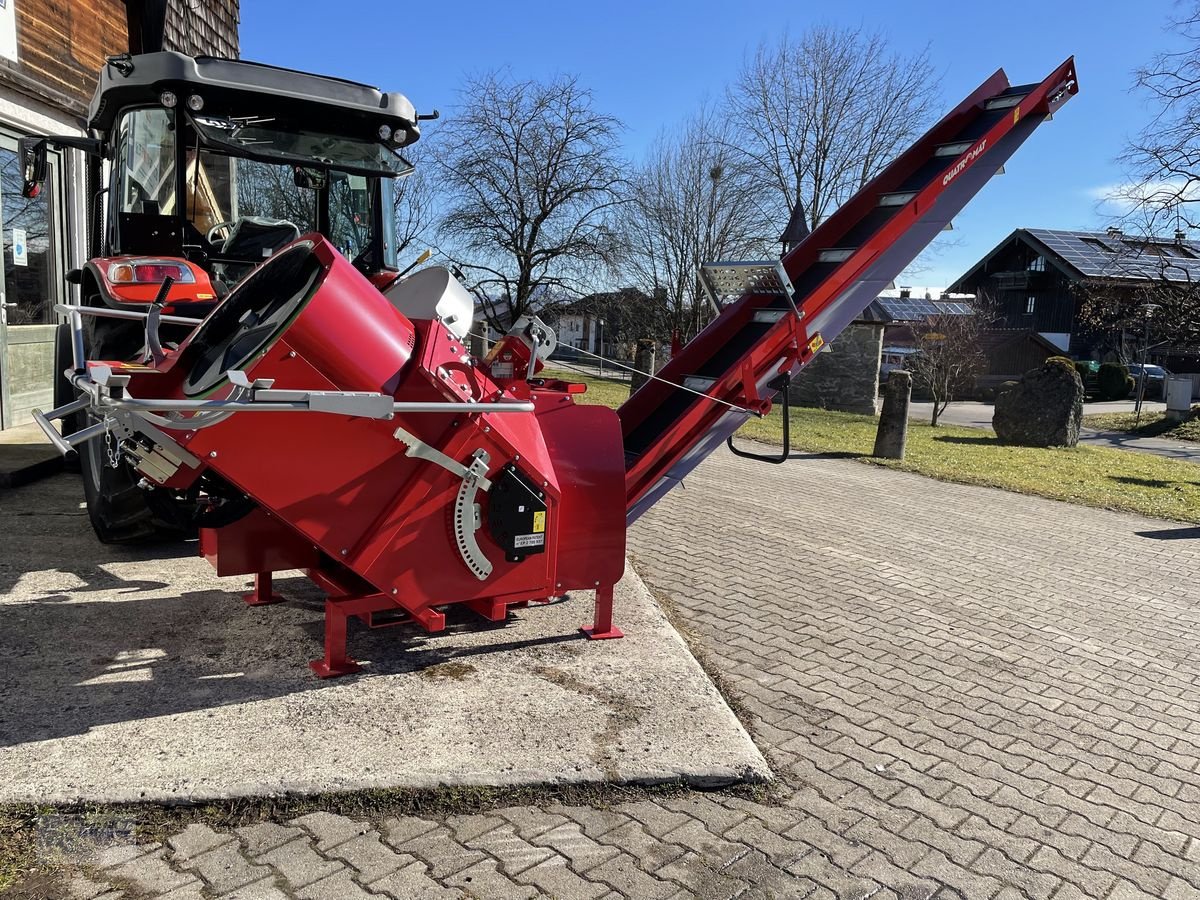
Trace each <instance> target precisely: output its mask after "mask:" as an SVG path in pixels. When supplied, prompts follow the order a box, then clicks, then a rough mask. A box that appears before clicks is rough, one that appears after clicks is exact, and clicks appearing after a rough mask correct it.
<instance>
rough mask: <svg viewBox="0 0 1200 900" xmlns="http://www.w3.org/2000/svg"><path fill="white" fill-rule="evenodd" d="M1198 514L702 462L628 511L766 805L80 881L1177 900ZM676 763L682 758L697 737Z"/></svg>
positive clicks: (478, 891)
mask: <svg viewBox="0 0 1200 900" xmlns="http://www.w3.org/2000/svg"><path fill="white" fill-rule="evenodd" d="M1198 537H1200V530H1198V529H1196V528H1192V527H1185V526H1176V525H1173V524H1171V523H1168V522H1162V521H1154V520H1149V519H1141V518H1137V517H1134V516H1128V515H1123V514H1115V513H1107V512H1103V511H1097V510H1090V509H1085V508H1082V507H1075V506H1071V505H1068V504H1062V503H1055V502H1052V501H1045V500H1039V499H1034V498H1026V497H1022V496H1019V495H1016V494H1008V493H1003V492H999V491H992V490H988V489H980V488H972V487H966V486H961V485H949V484H942V483H939V482H935V481H930V480H926V479H923V478H920V477H918V476H911V475H906V474H902V473H896V472H892V471H887V470H883V469H877V468H874V467H871V466H866V465H862V464H859V463H854V462H847V461H832V460H820V459H797V460H794V461H791V462H789V463H788V464H786V465H783V466H767V465H761V464H755V463H750V462H745V461H741V460H736V459H734V458H733V457H732V456H730V455H729V454H727V453H725V452H722V453H720V454H718V455H717V456H716V457H715V458H714V459H713V460H712V461H710V462H709V463H708V464H706V465H705V467H704V468H703V470H702V471H701V472H698V473H696V474H695V475H694V476H693V477H692V478H690V479H689V480H688V482H687V485H686V487H685V488H684V489H683V490H679V491H676V492H675V493H674V494H673V495H672V496H671V497H670V498H668V499H667V500H665V501H664V502H663V503H662V504H661V505H660V507H659V508H658V509H656V510H655V511H654V512H653V513H652V514H651V515H649V516H647V517H646V518H645V519H644V520H643V521H641V522H640V523H638V525H637V526H635V528H634V530H633V533H632V546H631V551H632V552H633V554H634V558H635V562H636V563H637V565H638V568H639V570H640V571H641V572H642V573H643V575H644V577H645V578H646V579H647V581H648V582H649V584H650V585H651V587H652V588H654V589H657V590H658V591H659V592H661V593H662V594H664V595H666V596H667V597H669V598H670V601H671V602H672V604H673V605H674V606H675V609H676V612H677V614H678V618H679V620H680V622H681V624H682V626H683V627H684V628H685V629H686V630H687V631H688V632H690V633H691V635H692V637H693V638H694V639H695V640H696V641H697V642H698V644H699V646H700V647H701V648H702V649H703V651H704V653H705V654H706V656H707V657H708V660H709V663H710V665H711V666H712V667H713V668H714V669H715V670H716V671H717V672H718V673H719V674H720V677H721V679H722V681H723V682H724V683H725V685H726V686H727V688H728V689H729V690H730V692H731V694H732V696H733V698H734V699H735V700H737V701H738V702H739V704H740V707H741V708H742V710H743V711H744V714H745V715H746V717H747V724H748V725H749V726H750V728H751V729H752V731H753V732H754V734H755V735H756V736H757V738H758V739H759V741H760V744H761V745H762V746H763V748H764V750H765V751H767V753H768V755H769V758H770V759H771V761H772V763H773V765H774V766H775V768H776V771H777V772H778V773H779V774H780V776H781V785H780V788H779V791H778V793H779V797H778V799H772V800H771V801H770V802H757V801H752V800H748V799H745V798H742V797H737V796H732V795H729V794H722V793H714V794H696V793H693V794H679V795H675V796H665V795H664V796H653V795H651V796H648V797H646V798H643V799H638V800H636V801H630V802H623V803H619V804H616V805H613V806H611V807H609V808H603V809H601V808H590V807H585V806H564V805H562V804H548V805H544V806H543V807H541V808H536V807H512V808H499V809H496V810H494V811H488V812H486V813H484V814H479V815H463V816H448V817H433V816H430V817H426V818H420V817H411V816H410V817H399V818H391V819H383V820H379V821H362V822H358V821H355V820H353V819H351V818H347V817H343V816H334V815H331V814H329V813H314V814H310V815H306V816H303V817H300V818H297V819H295V820H293V821H287V822H282V821H281V822H262V823H259V824H253V825H250V826H248V827H243V828H239V829H237V830H234V831H227V832H222V833H218V832H217V831H214V830H212V829H211V828H209V827H208V826H206V825H201V824H193V825H191V826H189V827H188V828H187V830H185V831H183V832H182V833H180V834H177V835H175V836H174V837H171V838H169V839H168V840H167V841H166V844H165V845H163V846H158V845H154V844H146V845H142V846H125V845H121V844H119V843H118V844H113V845H111V846H108V847H106V848H105V849H103V850H102V851H101V852H100V853H99V854H98V855H97V856H95V857H93V858H92V859H91V860H90V862H91V864H92V865H93V866H94V868H90V869H88V870H87V873H88V877H86V878H85V877H84V876H82V875H81V876H79V879H78V880H77V881H76V882H75V885H74V887H75V889H76V891H77V893H78V895H79V896H81V897H90V896H104V897H106V898H110V897H115V896H116V894H115V893H107V892H108V891H110V889H112V888H113V887H116V888H118V889H123V890H125V891H126V894H127V896H139V895H140V894H138V893H136V892H139V891H140V892H144V893H148V894H150V895H156V896H163V897H170V898H175V900H179V898H186V897H215V896H222V897H226V898H242V900H250V898H280V897H299V898H309V897H312V898H326V897H327V898H338V900H340V898H358V897H393V898H400V897H422V898H424V897H461V896H476V897H499V898H510V897H514V898H515V897H532V896H536V895H538V894H539V893H541V894H545V895H549V896H554V897H563V898H568V897H570V898H573V897H619V896H623V897H629V898H651V897H671V896H677V897H688V896H697V897H704V898H729V897H745V898H766V897H776V898H782V897H811V898H830V897H840V898H866V897H871V898H878V900H883V898H892V900H895V898H905V900H916V898H930V897H936V898H938V900H948V898H955V897H957V898H969V900H974V898H997V900H999V898H1016V897H1037V898H1055V900H1070V898H1073V897H1085V896H1086V897H1098V898H1134V897H1157V898H1185V897H1200V843H1198V842H1197V838H1198V837H1200V805H1198V804H1197V803H1196V802H1195V801H1196V800H1197V799H1198V798H1200V773H1198V772H1197V763H1198V760H1200V755H1198V750H1197V744H1198V743H1200V712H1198V708H1197V706H1198V701H1200V685H1198V684H1197V676H1198V674H1200V650H1198V649H1197V646H1196V637H1195V635H1196V632H1197V625H1198V624H1200V622H1198V620H1200V589H1198V588H1197V587H1196V581H1195V577H1194V576H1195V572H1196V564H1197V562H1198V557H1200V541H1198V540H1197V538H1198ZM698 752H701V751H699V749H698Z"/></svg>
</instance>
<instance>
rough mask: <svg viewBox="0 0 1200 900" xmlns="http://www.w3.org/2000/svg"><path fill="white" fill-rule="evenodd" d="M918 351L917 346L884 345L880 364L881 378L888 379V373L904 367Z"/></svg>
mask: <svg viewBox="0 0 1200 900" xmlns="http://www.w3.org/2000/svg"><path fill="white" fill-rule="evenodd" d="M917 352H918V350H917V348H916V347H884V348H883V357H882V359H881V360H880V364H879V380H880V381H887V378H888V375H890V374H891V373H892V372H894V371H895V370H897V369H903V368H904V364H905V363H906V362H907V361H908V359H909V358H910V357H911V356H912V355H913V354H914V353H917Z"/></svg>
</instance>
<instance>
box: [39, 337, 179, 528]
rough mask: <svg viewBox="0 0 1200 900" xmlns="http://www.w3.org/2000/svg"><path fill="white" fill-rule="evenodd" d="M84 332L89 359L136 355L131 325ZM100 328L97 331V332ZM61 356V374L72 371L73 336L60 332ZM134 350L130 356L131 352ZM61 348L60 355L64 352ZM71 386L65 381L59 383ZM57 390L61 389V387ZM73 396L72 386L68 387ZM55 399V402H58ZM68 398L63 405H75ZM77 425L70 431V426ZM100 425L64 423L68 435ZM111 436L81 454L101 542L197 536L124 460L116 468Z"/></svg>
mask: <svg viewBox="0 0 1200 900" xmlns="http://www.w3.org/2000/svg"><path fill="white" fill-rule="evenodd" d="M90 324H91V325H92V326H93V327H91V328H88V329H86V330H85V340H86V342H87V355H88V358H89V359H128V358H130V357H131V356H133V355H135V354H136V353H137V345H138V341H139V335H138V332H137V329H136V328H130V327H129V324H128V323H127V322H121V321H115V322H114V321H111V320H97V321H95V322H91V323H90ZM97 325H98V326H99V327H96V326H97ZM56 336H57V337H58V342H57V344H56V350H60V352H61V353H62V354H63V356H62V360H61V361H62V363H63V364H62V365H61V366H59V365H58V363H57V362H56V364H55V365H56V366H58V368H59V369H60V370H61V369H63V368H66V367H68V366H69V365H70V359H71V344H70V341H71V334H70V329H69V328H68V329H67V330H66V332H65V337H64V333H63V330H62V328H61V327H60V329H59V333H58V335H56ZM131 347H134V348H135V349H133V350H130V349H129V348H131ZM60 348H61V349H60ZM59 380H61V381H63V383H64V384H66V382H65V379H61V378H60V379H59ZM56 384H57V383H56ZM67 390H68V391H70V386H69V385H67ZM57 399H58V398H57V396H56V402H57ZM70 399H71V398H70V396H69V395H68V396H67V398H66V399H64V400H63V402H64V403H65V402H70ZM71 419H74V422H72V423H71V425H70V426H69V425H68V424H67V423H68V422H70V421H71ZM97 421H98V419H97V418H96V417H95V416H93V415H91V414H90V413H89V412H87V411H84V412H81V413H77V414H76V416H73V417H69V418H68V419H67V420H66V421H64V424H63V428H64V430H65V429H66V428H67V427H73V428H74V429H75V430H78V429H81V428H85V427H87V426H88V425H91V424H93V423H95V422H97ZM111 440H112V439H111V438H109V437H107V436H102V437H97V438H92V439H91V440H90V441H87V442H86V443H84V444H82V445H81V446H80V447H78V448H77V450H78V454H79V471H80V473H81V475H82V476H83V496H84V499H85V500H86V501H87V511H88V518H89V519H90V520H91V523H92V529H93V530H94V531H95V532H96V537H98V538H99V539H100V541H101V542H102V543H105V544H138V543H144V542H147V541H177V540H182V539H184V538H187V537H190V536H192V535H194V533H195V528H194V526H192V525H191V523H190V521H189V517H188V515H187V514H186V511H185V510H184V509H183V508H182V507H181V506H180V505H179V504H178V503H176V502H175V501H174V500H172V499H171V498H170V497H166V496H163V492H162V491H148V490H143V489H142V488H140V487H138V482H139V481H140V480H141V476H140V475H139V474H138V473H137V471H136V470H134V469H133V468H132V467H131V466H130V465H129V464H128V463H126V462H125V461H124V460H123V459H120V458H118V459H117V465H116V466H115V467H114V466H113V465H112V461H111V458H110V455H109V452H110V447H111V448H112V452H113V453H114V454H115V453H116V448H115V446H113V445H112V444H110V441H111Z"/></svg>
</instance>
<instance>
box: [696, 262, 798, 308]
mask: <svg viewBox="0 0 1200 900" xmlns="http://www.w3.org/2000/svg"><path fill="white" fill-rule="evenodd" d="M700 283H701V284H702V285H704V292H705V294H707V295H708V302H709V303H710V304H711V305H712V308H713V310H714V311H716V313H717V314H718V315H720V313H721V312H722V310H723V309H724V307H723V306H722V305H721V301H722V300H724V299H725V298H727V297H731V298H738V297H744V296H745V295H746V294H775V295H778V296H782V297H785V298H787V302H788V305H789V306H791V308H792V312H793V313H795V315H796V318H798V319H800V318H803V317H804V314H803V313H802V312H800V309H799V308H798V307H797V306H796V291H795V288H793V287H792V279H791V278H789V277H788V274H787V270H786V269H785V268H784V267H783V261H782V260H761V261H755V262H710V263H704V264H702V265H701V266H700Z"/></svg>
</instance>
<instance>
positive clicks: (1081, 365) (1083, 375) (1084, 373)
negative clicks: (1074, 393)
mask: <svg viewBox="0 0 1200 900" xmlns="http://www.w3.org/2000/svg"><path fill="white" fill-rule="evenodd" d="M1075 371H1076V372H1078V373H1079V380H1080V381H1082V382H1083V383H1084V384H1087V380H1088V376H1089V375H1091V374H1092V370H1091V369H1090V368H1089V367H1088V364H1087V363H1085V362H1080V361H1079V360H1076V361H1075Z"/></svg>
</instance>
